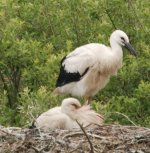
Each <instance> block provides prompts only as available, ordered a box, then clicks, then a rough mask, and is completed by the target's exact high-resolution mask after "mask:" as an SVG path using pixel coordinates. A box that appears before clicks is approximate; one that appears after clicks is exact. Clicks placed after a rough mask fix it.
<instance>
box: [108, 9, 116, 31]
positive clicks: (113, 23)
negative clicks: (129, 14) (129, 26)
mask: <svg viewBox="0 0 150 153" xmlns="http://www.w3.org/2000/svg"><path fill="white" fill-rule="evenodd" d="M105 12H106V14H107V16H108V17H109V19H110V21H111V23H112V25H113V27H114V28H115V29H117V26H116V25H115V22H114V21H113V19H112V17H111V15H110V14H109V11H108V9H105Z"/></svg>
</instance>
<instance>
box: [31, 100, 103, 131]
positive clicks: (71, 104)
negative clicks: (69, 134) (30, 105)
mask: <svg viewBox="0 0 150 153" xmlns="http://www.w3.org/2000/svg"><path fill="white" fill-rule="evenodd" d="M76 120H77V121H78V122H79V123H80V124H82V125H83V126H89V125H91V124H98V125H101V124H102V122H103V117H102V116H101V115H100V114H98V113H96V112H95V111H93V110H91V108H90V106H89V105H86V106H81V104H80V102H79V101H78V100H77V99H75V98H66V99H64V100H63V101H62V105H61V106H60V107H54V108H52V109H50V110H48V111H47V112H44V113H43V114H41V115H40V116H39V117H38V118H37V119H36V121H35V123H34V125H35V126H36V127H38V128H42V129H44V130H49V129H53V130H54V129H66V130H73V129H76V128H80V127H79V126H78V124H77V122H76Z"/></svg>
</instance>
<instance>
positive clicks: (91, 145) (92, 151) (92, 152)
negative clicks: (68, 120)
mask: <svg viewBox="0 0 150 153" xmlns="http://www.w3.org/2000/svg"><path fill="white" fill-rule="evenodd" d="M76 122H77V124H78V125H79V126H80V128H81V130H82V131H83V133H84V135H85V136H86V138H87V140H88V142H89V144H90V148H91V153H94V147H93V144H92V142H91V140H90V139H89V137H88V135H87V133H86V131H85V130H84V128H83V126H82V125H81V124H80V123H79V122H78V121H77V120H76Z"/></svg>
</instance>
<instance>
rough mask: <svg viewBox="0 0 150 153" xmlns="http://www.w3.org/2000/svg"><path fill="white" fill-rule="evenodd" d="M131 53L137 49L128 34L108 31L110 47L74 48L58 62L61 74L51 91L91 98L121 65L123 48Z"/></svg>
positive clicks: (119, 31)
mask: <svg viewBox="0 0 150 153" xmlns="http://www.w3.org/2000/svg"><path fill="white" fill-rule="evenodd" d="M121 46H125V47H126V48H127V49H128V50H129V51H130V52H131V54H133V55H136V51H135V50H134V49H133V47H132V46H131V45H130V43H129V38H128V36H127V35H126V34H125V33H124V32H123V31H121V30H116V31H114V32H113V33H112V34H111V37H110V47H108V46H105V45H103V44H98V43H91V44H87V45H84V46H81V47H79V48H76V49H75V50H74V51H72V52H71V53H70V54H69V55H67V56H66V57H65V58H64V59H63V60H62V61H61V68H60V74H59V77H58V80H57V84H56V89H55V90H54V93H56V94H64V93H69V94H71V95H73V96H81V97H82V96H84V98H85V101H86V99H87V98H89V99H90V101H91V98H92V97H93V96H94V95H95V94H96V93H97V92H98V91H99V90H101V89H102V88H104V87H105V86H106V84H107V83H108V82H109V79H110V76H112V75H115V74H117V71H118V69H119V68H121V66H122V57H123V52H122V47H121Z"/></svg>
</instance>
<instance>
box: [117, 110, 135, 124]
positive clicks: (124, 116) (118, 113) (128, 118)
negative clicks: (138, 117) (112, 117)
mask: <svg viewBox="0 0 150 153" xmlns="http://www.w3.org/2000/svg"><path fill="white" fill-rule="evenodd" d="M114 113H116V114H119V115H122V116H124V117H125V118H127V119H128V121H129V122H131V123H132V124H133V125H134V126H137V125H136V124H135V123H134V122H133V121H131V120H130V119H129V117H128V116H127V115H125V114H122V113H120V112H114Z"/></svg>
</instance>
